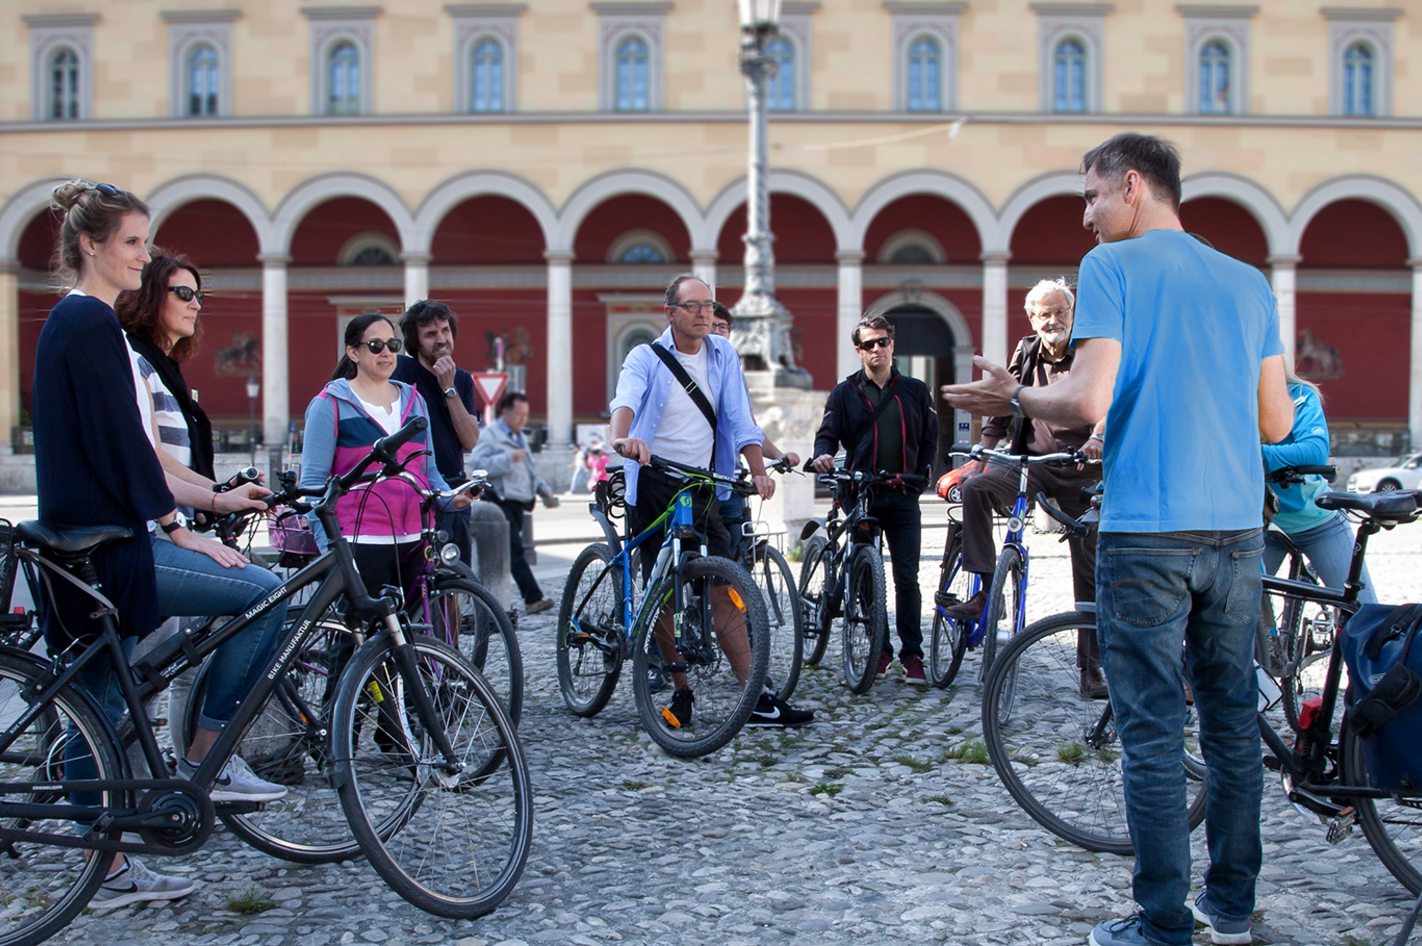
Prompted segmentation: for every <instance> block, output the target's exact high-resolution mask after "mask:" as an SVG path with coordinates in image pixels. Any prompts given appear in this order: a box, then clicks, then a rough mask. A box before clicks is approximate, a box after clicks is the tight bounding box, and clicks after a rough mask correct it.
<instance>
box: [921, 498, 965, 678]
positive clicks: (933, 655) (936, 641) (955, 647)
mask: <svg viewBox="0 0 1422 946" xmlns="http://www.w3.org/2000/svg"><path fill="white" fill-rule="evenodd" d="M948 530H949V534H948V541H947V542H946V543H945V546H944V549H943V563H942V565H941V566H940V569H939V577H938V595H939V596H942V595H945V594H947V593H949V592H950V590H951V589H950V587H949V586H951V585H955V584H957V583H959V582H962V583H963V590H964V591H966V590H967V581H968V578H969V573H968V572H967V571H965V570H964V569H963V555H962V543H961V541H960V540H959V536H960V535H961V527H960V526H958V525H957V524H956V523H953V522H950V523H949V525H948ZM958 597H960V598H962V596H958ZM943 608H944V605H942V604H939V603H938V601H937V599H936V598H935V600H934V602H933V623H932V625H931V627H930V630H929V638H928V667H927V668H926V669H927V670H928V682H929V683H930V684H932V685H933V686H935V687H937V688H939V689H940V690H941V689H945V688H947V687H949V686H952V684H953V681H954V680H955V679H956V678H957V676H958V671H959V669H960V668H961V667H962V666H963V656H964V655H965V654H966V653H967V652H968V630H967V627H966V624H967V622H966V621H963V620H961V619H959V618H954V617H950V616H949V615H947V614H944V613H943Z"/></svg>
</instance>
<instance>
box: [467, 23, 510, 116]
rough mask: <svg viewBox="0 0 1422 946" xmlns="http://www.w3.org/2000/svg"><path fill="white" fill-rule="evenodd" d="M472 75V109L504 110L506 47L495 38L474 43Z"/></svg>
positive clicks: (482, 110) (478, 110)
mask: <svg viewBox="0 0 1422 946" xmlns="http://www.w3.org/2000/svg"><path fill="white" fill-rule="evenodd" d="M471 65H472V68H471V70H470V75H471V76H472V79H473V83H474V87H473V89H472V90H471V93H472V94H471V96H470V99H469V102H470V111H475V112H502V111H503V110H504V47H503V46H502V45H500V43H499V41H498V40H495V39H481V40H480V41H479V42H477V43H475V44H474V52H473V62H472V63H471Z"/></svg>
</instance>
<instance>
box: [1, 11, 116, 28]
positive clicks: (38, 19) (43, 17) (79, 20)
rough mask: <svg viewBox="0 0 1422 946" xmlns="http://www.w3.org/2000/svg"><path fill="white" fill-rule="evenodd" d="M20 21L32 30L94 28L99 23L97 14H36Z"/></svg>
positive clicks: (23, 17) (24, 17)
mask: <svg viewBox="0 0 1422 946" xmlns="http://www.w3.org/2000/svg"><path fill="white" fill-rule="evenodd" d="M20 19H21V20H22V21H23V22H24V24H25V25H26V26H28V27H29V28H30V29H55V28H59V29H63V28H65V27H74V26H93V25H94V24H95V23H97V22H99V14H97V13H34V14H30V15H28V16H22V17H20Z"/></svg>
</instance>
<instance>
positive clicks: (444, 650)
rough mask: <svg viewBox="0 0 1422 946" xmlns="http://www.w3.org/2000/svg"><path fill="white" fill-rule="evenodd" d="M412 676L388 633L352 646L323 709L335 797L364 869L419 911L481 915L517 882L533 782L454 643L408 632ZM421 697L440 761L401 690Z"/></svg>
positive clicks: (495, 700)
mask: <svg viewBox="0 0 1422 946" xmlns="http://www.w3.org/2000/svg"><path fill="white" fill-rule="evenodd" d="M410 645H411V646H412V647H413V648H414V651H415V663H416V668H415V671H416V678H415V679H409V678H407V677H406V676H405V675H404V674H403V673H401V671H400V670H399V658H398V655H397V654H396V653H395V651H394V649H393V647H392V644H391V642H390V640H389V639H388V638H386V637H383V636H382V637H378V638H376V639H374V640H372V641H370V642H368V643H367V644H366V645H365V646H363V647H362V648H361V649H360V650H359V651H357V652H356V654H355V656H354V657H353V658H352V659H351V663H350V666H349V668H348V669H347V670H346V672H345V673H344V674H342V676H341V683H340V691H339V692H340V695H339V697H338V698H337V700H336V708H335V730H334V732H335V739H334V740H333V748H334V751H335V756H336V759H337V762H336V779H337V784H338V785H339V786H340V789H339V791H340V796H341V806H342V808H344V809H345V812H346V817H347V818H348V819H349V820H350V825H351V830H352V832H353V833H354V834H355V836H356V840H357V841H359V842H360V846H361V849H362V850H364V851H365V854H366V857H367V858H368V859H369V860H370V862H371V866H373V867H374V868H375V869H376V871H377V872H378V873H379V874H380V876H381V877H382V878H384V880H385V882H386V883H387V884H389V885H390V887H391V889H393V890H395V891H396V892H397V893H399V894H400V896H402V897H404V898H405V899H406V900H407V901H409V902H410V903H411V904H413V905H415V906H416V907H419V908H420V909H421V910H424V911H425V912H427V913H433V914H435V915H436V916H446V917H453V918H457V919H472V918H474V917H478V916H483V915H484V914H486V913H488V912H490V911H491V910H493V909H494V908H495V907H497V906H498V905H499V903H500V901H502V900H503V899H504V897H506V896H508V893H509V891H511V890H512V889H513V887H514V884H516V883H517V882H518V878H519V875H520V874H521V873H522V872H523V865H524V862H525V861H526V859H527V858H528V850H529V845H530V843H531V841H532V838H533V791H532V785H531V783H530V781H529V775H528V766H527V762H526V761H525V758H524V754H523V748H522V746H521V745H520V744H519V741H518V736H517V734H516V733H515V731H514V726H513V722H512V720H510V719H509V717H508V713H507V712H506V711H505V710H504V706H503V702H502V701H501V700H500V699H499V697H498V696H497V694H495V693H494V691H493V689H492V688H491V687H490V686H489V684H488V682H487V681H486V680H485V679H484V677H483V675H482V674H480V673H479V671H477V670H475V669H474V667H473V666H471V665H470V663H469V662H468V660H466V659H465V658H464V656H463V655H462V654H460V653H459V651H457V650H455V649H453V648H452V647H449V646H448V645H446V644H442V643H440V642H439V641H436V640H434V639H433V638H430V637H426V636H424V635H414V636H413V637H412V638H411V640H410ZM416 686H418V687H422V688H423V689H424V691H425V692H426V693H427V694H428V695H429V698H430V700H431V702H432V703H433V710H434V717H435V723H434V725H435V726H438V727H441V730H442V732H443V734H444V735H445V736H446V737H447V738H448V740H449V742H450V744H451V745H452V746H453V750H454V764H453V765H450V764H449V762H448V761H447V760H446V758H445V756H444V754H443V753H442V752H441V751H440V749H439V748H438V747H437V743H438V741H439V737H438V736H437V735H436V733H435V732H434V731H433V730H432V729H431V728H428V727H427V726H426V723H425V720H424V719H423V718H422V717H421V715H420V713H419V712H418V709H417V704H416V694H415V693H414V692H413V691H412V689H411V688H412V687H416Z"/></svg>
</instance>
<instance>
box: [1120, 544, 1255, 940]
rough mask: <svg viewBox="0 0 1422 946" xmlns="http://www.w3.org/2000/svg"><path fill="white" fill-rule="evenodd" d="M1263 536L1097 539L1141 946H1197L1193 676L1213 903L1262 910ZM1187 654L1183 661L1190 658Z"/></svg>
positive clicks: (1231, 910) (1235, 911) (1240, 911)
mask: <svg viewBox="0 0 1422 946" xmlns="http://www.w3.org/2000/svg"><path fill="white" fill-rule="evenodd" d="M1262 552H1263V537H1262V535H1261V532H1260V530H1258V529H1251V530H1246V531H1243V532H1164V533H1127V532H1102V533H1100V536H1099V540H1098V543H1097V560H1096V561H1097V563H1096V615H1097V616H1096V627H1097V631H1096V633H1097V638H1098V640H1099V641H1100V644H1101V657H1102V663H1103V666H1104V667H1105V670H1106V677H1107V680H1108V682H1109V684H1110V688H1111V708H1112V710H1113V712H1114V714H1115V718H1116V729H1117V732H1118V733H1119V734H1120V737H1121V750H1122V759H1121V765H1122V770H1123V776H1124V783H1125V785H1124V787H1125V794H1126V819H1127V822H1128V824H1129V826H1130V831H1131V842H1132V844H1133V845H1134V846H1135V849H1136V870H1135V876H1134V888H1133V892H1134V894H1135V899H1136V902H1137V903H1138V904H1140V907H1141V912H1142V914H1143V916H1144V919H1145V933H1146V936H1147V937H1148V938H1150V939H1152V940H1154V941H1156V942H1159V943H1164V944H1172V946H1173V944H1181V946H1184V944H1187V943H1189V942H1191V938H1192V935H1193V933H1194V929H1195V921H1194V919H1193V918H1192V916H1191V913H1190V910H1189V908H1188V907H1187V906H1186V905H1185V901H1186V897H1187V896H1188V894H1189V892H1190V826H1189V823H1188V819H1187V814H1186V793H1185V789H1186V784H1185V770H1184V769H1183V767H1182V766H1181V764H1180V763H1181V757H1182V755H1183V754H1184V751H1185V747H1184V729H1185V711H1186V708H1185V687H1184V683H1185V675H1186V674H1187V673H1188V675H1189V680H1190V685H1191V689H1192V690H1193V692H1194V698H1195V709H1196V711H1197V712H1198V714H1199V718H1200V743H1201V748H1202V749H1203V751H1204V755H1205V762H1206V764H1207V765H1208V767H1209V773H1210V776H1209V782H1208V790H1207V795H1206V806H1205V831H1206V840H1207V843H1208V847H1209V852H1210V866H1209V868H1208V869H1207V870H1206V871H1205V884H1206V885H1207V886H1208V887H1209V890H1210V902H1211V904H1212V905H1213V906H1214V907H1215V908H1216V909H1218V910H1219V911H1220V912H1221V913H1222V914H1223V915H1225V916H1226V917H1229V918H1247V917H1248V916H1249V915H1250V914H1251V913H1252V912H1254V881H1255V878H1256V877H1257V876H1258V874H1259V865H1260V860H1261V857H1262V851H1261V846H1260V840H1259V800H1260V795H1261V793H1262V791H1263V775H1262V772H1263V767H1262V765H1261V759H1260V748H1259V726H1258V722H1257V721H1256V707H1257V700H1258V687H1257V683H1256V680H1255V675H1254V669H1253V656H1254V628H1255V624H1256V623H1257V621H1258V620H1259V607H1260V600H1259V595H1260V575H1261V559H1262ZM1182 648H1183V654H1184V659H1183V660H1182V657H1181V655H1182Z"/></svg>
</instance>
